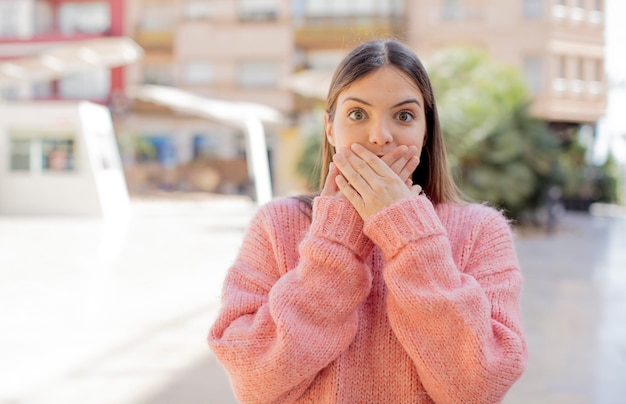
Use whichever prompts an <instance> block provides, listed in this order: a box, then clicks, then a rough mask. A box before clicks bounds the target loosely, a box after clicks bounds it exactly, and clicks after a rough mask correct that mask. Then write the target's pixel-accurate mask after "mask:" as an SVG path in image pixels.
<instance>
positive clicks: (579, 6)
mask: <svg viewBox="0 0 626 404" xmlns="http://www.w3.org/2000/svg"><path fill="white" fill-rule="evenodd" d="M573 6H574V8H572V10H571V17H572V20H574V21H576V22H579V21H583V20H584V19H585V2H584V0H574V4H573Z"/></svg>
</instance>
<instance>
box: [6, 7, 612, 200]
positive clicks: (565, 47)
mask: <svg viewBox="0 0 626 404" xmlns="http://www.w3.org/2000/svg"><path fill="white" fill-rule="evenodd" d="M106 35H129V36H131V37H132V38H133V39H134V40H135V41H136V42H137V43H138V44H139V45H141V46H142V47H143V49H144V51H145V54H144V57H143V59H142V61H141V62H139V63H136V64H135V65H133V66H132V67H127V68H125V69H112V70H108V69H100V70H96V71H93V72H90V73H88V74H85V75H80V76H71V77H66V78H63V79H60V80H57V81H54V82H51V83H37V84H34V85H32V84H29V85H22V86H20V87H19V88H14V89H10V90H6V91H5V93H4V94H3V96H4V98H7V99H15V98H34V99H56V98H83V99H84V98H86V99H89V100H92V101H99V102H101V103H107V104H108V105H110V106H111V110H112V112H113V115H114V118H115V126H116V132H117V135H118V140H119V144H120V148H121V151H122V158H123V161H124V166H125V169H126V174H127V180H128V183H129V187H130V188H131V191H137V192H142V191H146V190H151V189H155V188H161V189H169V190H184V191H193V190H200V191H218V192H247V191H248V190H249V187H250V179H249V175H248V171H247V170H248V168H247V166H246V159H245V139H244V136H243V134H242V133H241V130H240V129H237V128H231V127H228V126H225V125H223V124H221V123H218V122H212V121H210V120H207V119H206V118H200V117H197V116H192V115H188V114H184V113H181V112H177V111H173V110H171V109H168V108H166V107H164V106H162V105H157V104H154V103H148V102H145V101H140V100H136V99H132V97H128V95H132V94H131V93H132V88H133V87H134V86H137V85H143V84H153V85H163V86H175V87H178V88H180V89H182V90H187V91H189V92H191V93H194V94H198V95H203V96H206V97H209V98H216V99H220V100H227V101H247V102H250V101H251V102H258V103H261V104H265V105H268V106H270V107H274V108H276V109H278V110H280V111H282V112H283V113H284V114H285V116H286V117H287V118H288V122H287V123H288V125H287V127H274V128H266V130H267V131H268V143H269V149H270V150H269V153H270V157H272V156H280V158H271V159H270V160H271V162H272V174H273V177H274V182H275V190H276V192H277V193H279V194H280V193H287V192H290V190H291V189H295V188H297V187H298V184H297V181H298V179H297V178H296V176H295V175H294V174H293V172H294V167H295V163H296V161H297V158H298V154H299V150H300V148H301V144H302V133H303V132H306V131H308V132H318V131H319V130H320V128H321V117H320V116H319V108H320V106H321V105H322V104H323V98H324V97H325V94H326V90H327V86H328V84H329V78H330V75H331V74H332V71H333V70H334V68H335V67H336V65H337V63H338V62H339V61H340V60H341V58H342V57H343V56H344V55H345V52H346V51H347V50H348V49H350V48H352V47H353V46H354V45H355V44H357V43H359V42H362V41H364V40H367V39H371V38H376V37H395V38H399V39H402V40H405V41H406V42H407V43H408V44H409V45H410V46H411V47H412V48H414V49H415V50H416V51H417V52H418V54H419V55H420V56H421V57H422V58H423V59H428V57H430V56H431V55H432V54H433V53H434V52H436V51H437V50H439V49H441V48H443V47H446V46H452V45H471V46H477V47H480V48H483V49H485V50H487V51H488V52H489V54H490V55H491V56H492V57H493V58H494V59H496V60H499V61H501V62H504V63H507V64H509V65H513V66H516V67H518V68H519V69H520V70H521V71H522V72H523V74H524V76H525V78H526V82H527V85H528V88H529V90H530V91H531V93H532V94H533V96H534V103H533V105H532V112H533V113H534V114H535V115H536V116H538V117H540V118H542V119H545V120H546V121H548V122H550V123H551V124H552V127H553V129H554V130H555V131H557V132H558V131H561V130H563V132H566V131H567V130H568V129H569V128H572V127H577V126H580V125H590V126H592V127H593V126H594V125H595V123H596V121H597V120H598V119H599V118H600V117H601V116H602V115H603V114H604V111H605V108H606V87H607V85H606V79H605V74H604V4H603V1H602V0H362V1H358V2H354V1H349V0H211V1H208V0H127V1H123V0H109V1H89V0H87V1H77V0H73V1H66V0H3V1H1V2H0V58H11V57H17V56H23V55H27V54H30V53H34V52H38V51H40V50H42V49H45V48H46V47H48V46H52V45H54V44H57V43H59V42H63V41H74V40H78V39H84V38H90V37H94V36H96V37H97V36H106ZM54 62H55V61H50V63H52V64H54ZM123 90H126V91H123ZM124 94H126V95H127V96H124ZM316 109H317V113H316ZM294 128H299V129H294ZM303 128H304V129H303Z"/></svg>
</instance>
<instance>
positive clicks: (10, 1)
mask: <svg viewBox="0 0 626 404" xmlns="http://www.w3.org/2000/svg"><path fill="white" fill-rule="evenodd" d="M27 6H28V4H27V3H26V2H24V1H22V0H5V1H0V38H17V37H23V36H28V35H27V32H25V29H27V22H28V20H27V18H28V14H27V11H28V7H27Z"/></svg>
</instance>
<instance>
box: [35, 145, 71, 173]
mask: <svg viewBox="0 0 626 404" xmlns="http://www.w3.org/2000/svg"><path fill="white" fill-rule="evenodd" d="M41 156H42V162H41V168H42V169H43V170H44V171H46V170H47V171H73V170H74V140H69V139H68V140H59V139H44V140H42V141H41Z"/></svg>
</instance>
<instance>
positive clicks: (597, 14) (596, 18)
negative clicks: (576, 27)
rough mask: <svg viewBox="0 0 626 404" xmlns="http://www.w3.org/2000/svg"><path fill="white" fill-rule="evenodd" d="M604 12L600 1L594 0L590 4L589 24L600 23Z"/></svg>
mask: <svg viewBox="0 0 626 404" xmlns="http://www.w3.org/2000/svg"><path fill="white" fill-rule="evenodd" d="M603 10H604V4H603V1H602V0H595V1H594V2H593V4H592V8H591V10H589V22H591V23H592V24H600V23H602V19H603V17H602V14H603Z"/></svg>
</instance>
